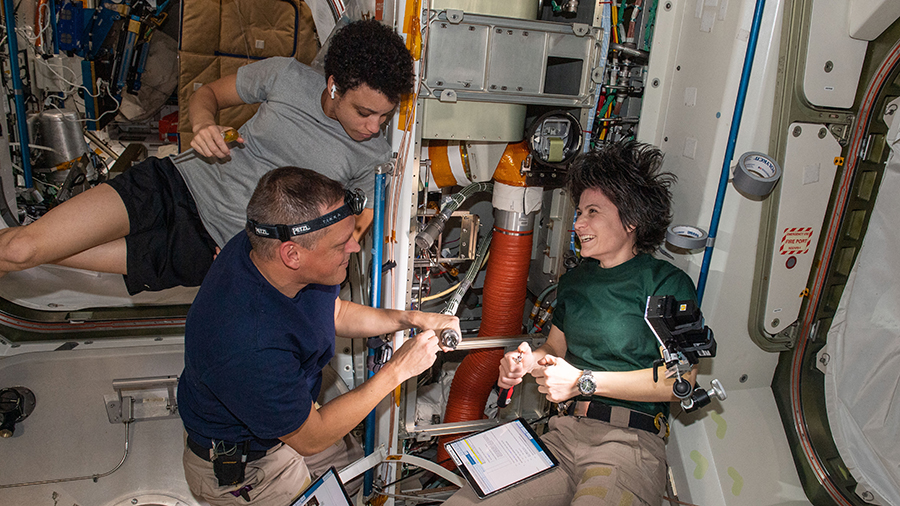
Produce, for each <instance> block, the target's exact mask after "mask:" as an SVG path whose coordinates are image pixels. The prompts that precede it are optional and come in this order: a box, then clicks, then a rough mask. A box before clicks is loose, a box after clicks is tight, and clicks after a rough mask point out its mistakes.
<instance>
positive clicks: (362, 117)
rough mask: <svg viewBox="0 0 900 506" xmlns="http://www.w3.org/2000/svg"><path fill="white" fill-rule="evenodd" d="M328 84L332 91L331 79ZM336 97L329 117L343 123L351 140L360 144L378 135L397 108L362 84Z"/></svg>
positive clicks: (337, 94) (381, 94)
mask: <svg viewBox="0 0 900 506" xmlns="http://www.w3.org/2000/svg"><path fill="white" fill-rule="evenodd" d="M328 82H329V89H330V86H331V85H332V83H333V81H332V80H331V79H329V81H328ZM334 96H335V98H334V101H333V102H334V103H333V106H334V108H333V109H332V114H330V115H329V116H331V117H332V118H334V119H336V120H338V121H339V122H340V123H341V126H342V127H344V131H345V132H347V135H349V136H350V138H351V139H353V140H355V141H359V142H361V141H364V140H366V139H369V138H370V137H372V136H373V135H375V134H377V133H378V132H379V130H381V125H382V124H384V122H385V121H387V120H388V118H390V117H391V115H393V113H394V108H395V107H396V106H397V104H395V103H393V102H391V101H390V100H388V98H387V97H386V96H384V94H383V93H381V92H380V91H375V90H373V89H372V88H370V87H369V86H368V85H367V84H360V85H359V86H357V87H356V88H353V89H352V90H347V91H345V92H344V93H335V95H334Z"/></svg>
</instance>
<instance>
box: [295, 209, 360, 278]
mask: <svg viewBox="0 0 900 506" xmlns="http://www.w3.org/2000/svg"><path fill="white" fill-rule="evenodd" d="M342 205H344V203H343V202H340V203H338V204H335V205H333V206H331V207H330V208H328V209H326V210H325V212H324V213H322V214H323V215H324V214H326V213H330V212H331V211H334V210H336V209H338V208H339V207H341V206H342ZM355 225H356V218H355V216H348V217H346V218H344V219H343V220H341V221H339V222H337V223H335V224H334V225H330V226H328V227H326V228H325V229H324V232H325V233H324V234H322V235H321V236H320V237H319V240H318V241H316V243H315V244H314V245H313V247H312V249H310V250H307V249H305V248H300V251H301V252H302V254H303V256H304V258H303V260H302V261H303V268H302V270H303V276H304V278H306V279H305V282H306V283H318V284H321V285H337V284H340V283H341V282H342V281H344V278H345V277H346V276H347V265H348V264H349V263H350V254H351V253H355V252H357V251H359V243H358V242H356V240H355V239H354V238H353V229H354V228H355Z"/></svg>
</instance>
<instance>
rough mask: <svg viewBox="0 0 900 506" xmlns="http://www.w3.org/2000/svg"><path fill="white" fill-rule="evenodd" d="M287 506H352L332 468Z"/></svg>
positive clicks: (345, 490)
mask: <svg viewBox="0 0 900 506" xmlns="http://www.w3.org/2000/svg"><path fill="white" fill-rule="evenodd" d="M288 506H353V503H352V502H351V501H350V496H348V495H347V489H345V488H344V484H343V483H342V482H341V478H340V476H338V474H337V471H335V470H334V467H333V466H332V467H331V468H330V469H328V470H327V471H325V472H324V473H322V476H319V477H318V478H317V479H316V480H315V481H313V482H312V483H310V485H309V486H308V487H306V490H304V491H303V492H302V493H301V494H300V495H298V496H297V497H296V498H295V499H294V500H293V501H291V503H290V504H289V505H288Z"/></svg>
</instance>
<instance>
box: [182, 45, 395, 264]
mask: <svg viewBox="0 0 900 506" xmlns="http://www.w3.org/2000/svg"><path fill="white" fill-rule="evenodd" d="M323 90H325V78H324V77H322V75H321V74H318V73H316V72H315V71H313V70H312V69H311V68H309V67H307V66H306V65H304V64H302V63H300V62H298V61H297V60H295V59H293V58H283V57H277V58H269V59H266V60H261V61H258V62H255V63H251V64H250V65H246V66H244V67H241V68H240V69H239V70H238V73H237V92H238V95H240V97H241V100H243V101H244V102H247V103H248V104H252V103H260V106H259V110H258V111H257V112H256V114H254V115H253V117H252V118H250V120H248V121H247V122H246V123H245V124H244V126H242V127H241V128H240V129H239V130H240V132H241V136H242V137H243V138H244V144H243V145H237V146H232V149H231V158H230V160H216V159H212V158H210V159H207V158H203V157H201V156H196V157H188V159H186V160H184V161H180V162H178V163H176V164H175V166H176V167H177V168H178V171H179V172H180V173H181V176H182V177H183V178H184V181H185V183H186V184H187V187H188V189H189V190H190V191H191V195H192V196H193V197H194V201H195V202H196V203H197V209H198V211H199V212H200V218H201V220H202V221H203V225H204V226H205V227H206V230H207V231H208V232H209V234H210V235H211V236H212V238H213V239H214V240H215V241H216V244H218V245H219V247H224V246H225V244H226V243H227V242H228V240H229V239H231V238H232V237H233V236H234V235H235V234H236V233H238V232H239V231H241V230H243V228H244V224H245V223H246V221H247V202H249V201H250V196H251V195H252V194H253V190H254V189H255V188H256V183H257V182H258V181H259V178H260V177H262V175H263V174H265V173H266V172H268V171H269V170H271V169H274V168H277V167H284V166H288V165H293V166H297V167H302V168H305V169H311V170H315V171H316V172H319V173H321V174H324V175H326V176H328V177H330V178H331V179H334V180H336V181H339V182H340V183H341V184H343V185H344V187H346V188H351V189H352V188H362V189H363V191H365V192H366V196H368V197H369V203H368V204H367V205H368V206H369V207H371V205H372V198H373V197H374V195H373V190H374V187H375V166H376V165H378V164H380V163H384V162H386V161H388V160H389V159H390V145H388V143H387V142H386V141H385V140H384V137H383V136H381V135H380V134H379V135H376V136H375V137H372V138H370V139H368V140H365V141H363V142H357V141H354V140H353V139H351V138H350V136H348V135H347V133H346V132H345V131H344V128H343V127H342V126H341V124H340V123H339V122H338V121H337V120H334V119H331V118H329V117H327V116H325V113H324V112H323V111H322V102H321V97H322V91H323Z"/></svg>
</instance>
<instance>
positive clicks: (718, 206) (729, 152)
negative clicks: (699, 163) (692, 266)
mask: <svg viewBox="0 0 900 506" xmlns="http://www.w3.org/2000/svg"><path fill="white" fill-rule="evenodd" d="M765 5H766V0H756V10H755V11H754V12H753V25H752V26H751V28H750V39H749V40H748V42H747V53H746V54H745V55H744V69H743V70H742V71H741V83H740V86H739V87H738V95H737V100H736V101H735V103H734V114H733V115H732V117H731V131H730V132H729V133H728V146H727V148H726V149H725V159H724V160H723V161H722V174H721V175H720V176H719V190H718V192H717V193H716V203H715V206H714V207H713V214H712V220H710V224H709V239H708V241H707V243H706V250H705V251H704V252H703V264H702V265H701V266H700V277H699V279H698V280H697V301H698V302H700V303H702V302H703V292H704V291H705V290H706V280H707V277H708V276H709V264H710V262H711V261H712V253H713V248H715V239H716V233H717V232H718V230H719V218H721V215H722V205H723V203H724V202H725V190H726V188H727V187H728V176H729V175H730V173H731V160H732V159H733V158H734V145H735V143H736V142H737V136H738V131H739V130H740V128H741V116H743V114H744V102H745V100H746V99H747V85H748V84H749V82H750V71H751V70H752V69H753V55H754V54H756V42H757V41H758V40H759V27H760V24H761V23H762V14H763V9H764V8H765Z"/></svg>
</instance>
